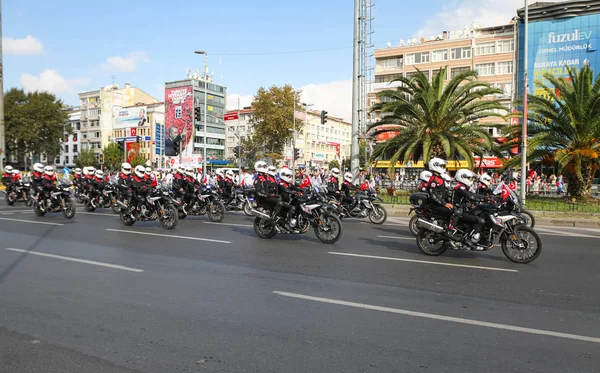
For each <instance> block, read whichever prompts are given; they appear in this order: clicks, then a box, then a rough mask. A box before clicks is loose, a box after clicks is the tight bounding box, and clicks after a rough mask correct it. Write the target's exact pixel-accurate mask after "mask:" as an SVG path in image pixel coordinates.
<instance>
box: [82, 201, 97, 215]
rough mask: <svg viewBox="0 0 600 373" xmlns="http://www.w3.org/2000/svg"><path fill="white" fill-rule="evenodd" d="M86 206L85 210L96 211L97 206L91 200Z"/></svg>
mask: <svg viewBox="0 0 600 373" xmlns="http://www.w3.org/2000/svg"><path fill="white" fill-rule="evenodd" d="M84 208H85V211H87V212H94V211H96V208H95V207H94V206H92V203H91V202H90V201H87V202H86V203H85V206H84Z"/></svg>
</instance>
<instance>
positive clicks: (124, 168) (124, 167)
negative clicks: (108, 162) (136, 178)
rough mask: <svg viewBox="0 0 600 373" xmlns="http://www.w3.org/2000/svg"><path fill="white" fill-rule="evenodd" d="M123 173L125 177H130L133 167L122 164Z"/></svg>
mask: <svg viewBox="0 0 600 373" xmlns="http://www.w3.org/2000/svg"><path fill="white" fill-rule="evenodd" d="M121 172H122V173H124V174H125V175H129V174H130V173H131V165H130V164H129V163H127V162H125V163H123V164H121Z"/></svg>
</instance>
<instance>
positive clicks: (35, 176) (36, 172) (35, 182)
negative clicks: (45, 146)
mask: <svg viewBox="0 0 600 373" xmlns="http://www.w3.org/2000/svg"><path fill="white" fill-rule="evenodd" d="M43 175H44V165H43V164H41V163H36V164H34V165H33V172H32V173H31V186H32V187H33V190H34V191H35V194H36V195H37V196H38V198H41V197H42V192H43V191H44V186H43V183H42V176H43Z"/></svg>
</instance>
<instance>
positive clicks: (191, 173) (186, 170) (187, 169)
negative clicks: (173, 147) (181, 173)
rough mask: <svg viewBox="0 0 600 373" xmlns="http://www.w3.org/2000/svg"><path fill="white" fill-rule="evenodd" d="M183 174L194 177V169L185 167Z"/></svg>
mask: <svg viewBox="0 0 600 373" xmlns="http://www.w3.org/2000/svg"><path fill="white" fill-rule="evenodd" d="M185 174H186V175H188V176H192V177H193V176H194V167H186V168H185Z"/></svg>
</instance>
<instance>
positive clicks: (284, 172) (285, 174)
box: [279, 168, 292, 183]
mask: <svg viewBox="0 0 600 373" xmlns="http://www.w3.org/2000/svg"><path fill="white" fill-rule="evenodd" d="M279 177H280V178H281V180H283V181H285V182H288V183H291V182H292V170H290V169H289V168H282V169H281V170H279Z"/></svg>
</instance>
